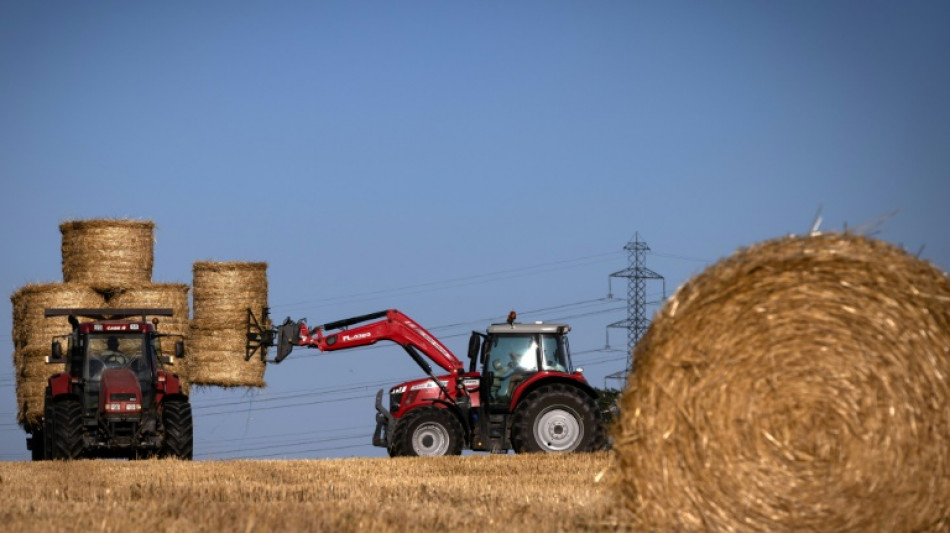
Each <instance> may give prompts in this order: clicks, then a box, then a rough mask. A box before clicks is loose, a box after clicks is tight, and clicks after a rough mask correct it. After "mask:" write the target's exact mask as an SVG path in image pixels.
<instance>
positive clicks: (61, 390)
mask: <svg viewBox="0 0 950 533" xmlns="http://www.w3.org/2000/svg"><path fill="white" fill-rule="evenodd" d="M49 389H50V393H51V395H52V397H53V398H58V397H60V396H62V395H64V394H72V392H73V384H72V376H70V375H69V374H67V373H66V372H60V373H59V374H56V375H53V376H50V378H49Z"/></svg>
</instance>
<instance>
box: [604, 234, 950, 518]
mask: <svg viewBox="0 0 950 533" xmlns="http://www.w3.org/2000/svg"><path fill="white" fill-rule="evenodd" d="M635 356H636V360H637V363H638V364H637V370H636V372H635V373H634V374H633V375H632V376H631V378H630V382H629V384H628V389H627V391H626V392H625V394H624V396H623V401H622V407H621V408H622V411H621V419H620V423H619V426H618V427H617V428H616V431H615V437H616V452H617V458H618V462H619V466H620V473H619V478H620V482H619V488H620V494H621V498H622V500H623V502H624V503H625V505H626V506H627V507H628V508H629V509H630V510H631V511H632V512H633V515H634V516H635V517H636V519H637V520H638V521H639V522H640V523H639V524H638V526H639V527H640V528H642V529H643V530H647V531H654V530H655V531H690V530H699V529H705V530H714V531H716V530H724V531H734V530H751V531H801V530H827V531H845V530H848V531H864V530H877V531H898V530H899V531H917V530H921V531H923V530H947V529H948V528H950V278H948V276H947V274H945V273H944V272H942V271H940V270H938V269H937V268H935V267H934V266H932V265H931V264H929V263H926V262H924V261H921V260H918V259H916V258H914V257H912V256H910V255H908V254H906V253H905V252H903V251H902V250H900V249H898V248H896V247H893V246H891V245H888V244H885V243H882V242H879V241H874V240H871V239H868V238H864V237H861V236H855V235H849V234H831V235H816V236H809V237H789V238H783V239H777V240H773V241H768V242H765V243H761V244H759V245H756V246H753V247H751V248H748V249H745V250H740V251H739V252H737V253H736V254H735V255H733V256H732V257H730V258H728V259H725V260H723V261H720V262H719V263H717V264H715V265H713V266H711V267H710V268H708V269H707V270H706V271H704V272H703V273H701V274H700V275H698V276H696V277H695V278H693V279H691V280H690V281H689V282H687V283H686V284H685V285H684V286H683V287H681V288H680V289H679V290H678V291H677V292H676V294H675V295H674V296H673V297H672V298H671V299H670V300H669V301H668V302H667V303H666V304H665V306H664V307H663V309H661V311H660V312H659V313H658V315H657V317H656V318H655V319H654V321H653V324H652V326H651V327H650V329H649V331H648V332H647V334H646V335H645V336H644V338H643V339H642V340H641V342H640V343H639V344H638V345H637V348H636V350H635Z"/></svg>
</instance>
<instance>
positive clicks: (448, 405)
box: [400, 398, 472, 442]
mask: <svg viewBox="0 0 950 533" xmlns="http://www.w3.org/2000/svg"><path fill="white" fill-rule="evenodd" d="M429 406H431V407H441V408H443V409H446V410H448V411H449V412H450V413H452V414H453V415H454V416H455V418H456V419H457V420H458V421H459V423H460V424H462V433H463V437H464V439H465V442H468V439H469V438H470V437H471V433H472V427H471V423H469V421H468V420H466V417H465V416H464V415H463V414H462V410H461V409H460V408H459V406H458V405H456V404H455V403H454V402H450V401H448V400H444V399H442V398H430V399H427V400H426V401H425V402H423V403H419V404H417V405H415V406H414V407H412V408H410V409H407V410H405V411H403V413H402V416H406V415H407V414H409V413H411V412H412V411H415V410H416V409H419V408H421V407H429ZM400 418H402V417H400Z"/></svg>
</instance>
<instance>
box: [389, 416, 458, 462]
mask: <svg viewBox="0 0 950 533" xmlns="http://www.w3.org/2000/svg"><path fill="white" fill-rule="evenodd" d="M461 453H462V424H461V422H459V420H458V418H457V417H456V416H455V414H454V413H452V412H451V411H449V410H448V409H443V408H441V407H419V408H417V409H413V410H412V411H410V412H409V414H407V415H406V416H404V417H402V418H400V419H399V420H398V421H396V429H395V430H394V431H393V440H392V446H391V447H390V451H389V455H390V456H392V457H398V456H421V457H435V456H440V455H459V454H461Z"/></svg>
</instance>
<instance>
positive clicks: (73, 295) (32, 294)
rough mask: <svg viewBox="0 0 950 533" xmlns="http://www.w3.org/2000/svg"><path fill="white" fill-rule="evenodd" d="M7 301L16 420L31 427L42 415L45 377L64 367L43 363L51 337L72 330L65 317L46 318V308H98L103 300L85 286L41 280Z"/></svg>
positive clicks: (21, 289)
mask: <svg viewBox="0 0 950 533" xmlns="http://www.w3.org/2000/svg"><path fill="white" fill-rule="evenodd" d="M10 300H11V301H12V302H13V347H14V352H13V366H14V369H15V372H16V397H17V408H18V412H17V421H18V422H19V423H20V424H21V425H23V426H34V425H36V424H37V423H38V422H39V420H40V419H41V418H42V416H43V396H44V391H45V387H46V378H48V377H49V376H51V375H53V374H56V373H58V372H62V371H63V369H64V366H65V365H64V364H63V363H54V364H47V363H46V356H48V355H49V354H50V346H51V344H52V342H53V337H55V336H59V335H67V334H69V332H71V331H72V326H70V325H69V322H68V321H67V318H66V317H50V318H46V317H45V316H44V312H45V310H46V308H50V307H77V308H78V307H102V306H103V304H104V302H105V299H104V298H103V297H102V295H101V294H99V293H98V292H96V291H95V290H93V289H92V288H91V287H87V286H85V285H80V284H77V283H44V284H33V285H26V286H24V287H22V288H20V289H19V290H18V291H17V292H15V293H14V294H13V296H11V297H10ZM64 348H65V345H64Z"/></svg>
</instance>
